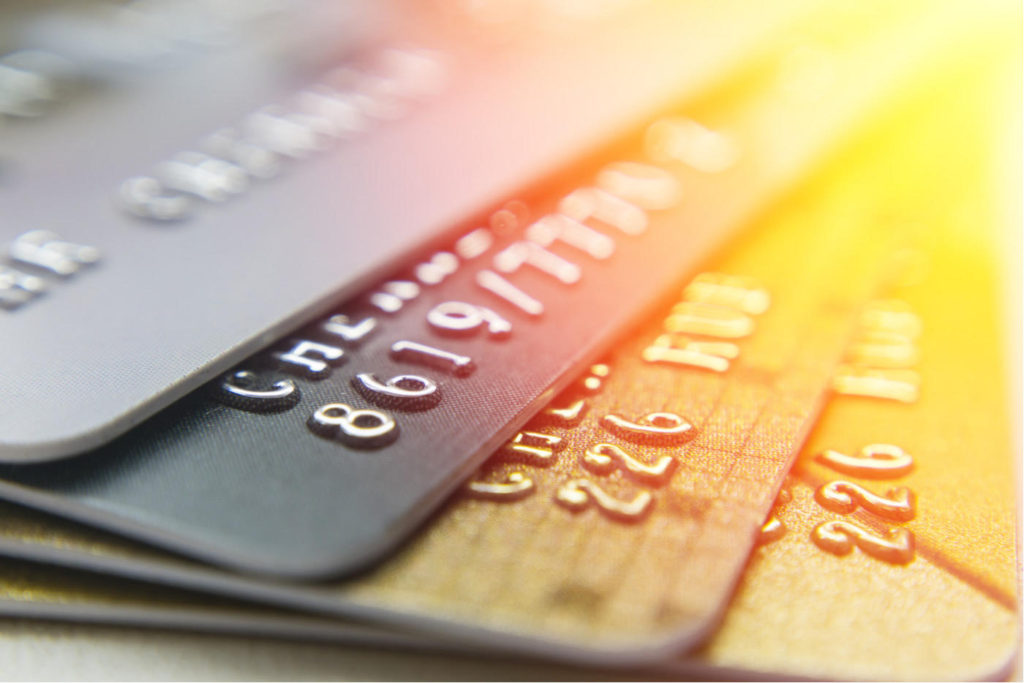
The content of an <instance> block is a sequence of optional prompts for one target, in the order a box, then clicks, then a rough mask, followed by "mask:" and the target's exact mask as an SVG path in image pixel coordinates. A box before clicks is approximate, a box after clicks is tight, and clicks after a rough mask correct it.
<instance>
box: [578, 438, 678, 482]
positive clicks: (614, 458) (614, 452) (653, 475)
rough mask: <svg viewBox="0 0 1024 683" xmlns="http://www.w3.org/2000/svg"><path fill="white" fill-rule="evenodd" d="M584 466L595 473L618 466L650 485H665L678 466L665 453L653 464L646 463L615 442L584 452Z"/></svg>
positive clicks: (595, 446)
mask: <svg viewBox="0 0 1024 683" xmlns="http://www.w3.org/2000/svg"><path fill="white" fill-rule="evenodd" d="M583 466H584V467H586V468H587V469H588V470H590V471H591V472H593V473H594V474H601V475H604V474H608V473H610V472H612V471H613V470H615V468H616V467H620V468H622V471H623V472H625V473H626V475H627V476H628V477H630V478H631V479H634V480H636V481H638V482H640V483H642V484H648V485H650V486H664V485H665V483H666V482H667V481H668V480H669V478H670V477H671V476H672V473H673V472H674V471H675V468H676V461H675V459H674V458H673V457H672V456H670V455H663V456H661V457H660V458H658V461H657V462H656V463H654V464H653V465H645V464H644V463H642V462H640V461H639V460H637V459H636V458H635V457H633V456H632V455H630V454H629V453H627V452H626V451H624V450H623V449H621V448H619V447H618V446H616V445H615V444H610V443H599V444H595V445H593V446H591V447H590V448H588V449H587V452H586V453H584V454H583Z"/></svg>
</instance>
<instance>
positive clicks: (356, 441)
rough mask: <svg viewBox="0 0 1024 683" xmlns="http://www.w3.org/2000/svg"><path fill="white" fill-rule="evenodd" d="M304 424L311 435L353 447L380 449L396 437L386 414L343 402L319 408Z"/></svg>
mask: <svg viewBox="0 0 1024 683" xmlns="http://www.w3.org/2000/svg"><path fill="white" fill-rule="evenodd" d="M306 424H307V425H309V429H310V430H311V431H312V432H313V433H314V434H317V435H319V436H322V437H324V438H327V439H337V440H338V441H341V442H342V443H344V444H346V445H348V446H352V447H353V448H380V447H382V446H386V445H388V444H389V443H391V442H393V441H394V440H395V439H397V438H398V424H397V423H396V422H395V420H394V419H393V418H392V417H391V416H390V415H388V414H387V413H385V412H382V411H380V410H366V409H361V410H357V409H355V408H353V407H352V406H350V405H347V404H345V403H328V404H326V405H323V406H320V408H318V409H317V410H316V412H314V413H313V415H312V416H311V417H310V418H309V421H308V422H307V423H306Z"/></svg>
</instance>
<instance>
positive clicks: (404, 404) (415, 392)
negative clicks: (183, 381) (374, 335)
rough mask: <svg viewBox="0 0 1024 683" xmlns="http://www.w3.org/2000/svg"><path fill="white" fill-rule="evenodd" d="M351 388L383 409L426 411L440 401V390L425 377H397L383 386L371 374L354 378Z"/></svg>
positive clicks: (366, 373)
mask: <svg viewBox="0 0 1024 683" xmlns="http://www.w3.org/2000/svg"><path fill="white" fill-rule="evenodd" d="M352 386H354V387H355V388H356V390H357V391H359V393H360V394H362V395H363V397H364V398H366V400H368V401H370V402H371V403H375V404H377V405H379V406H381V407H384V408H397V409H399V410H428V409H430V408H433V407H434V406H436V405H437V404H438V403H439V402H440V401H441V389H440V388H439V387H438V386H437V384H436V383H435V382H433V381H431V380H429V379H427V378H426V377H420V376H419V375H397V376H396V377H392V378H391V379H389V380H388V381H387V382H384V383H383V384H382V383H381V382H380V380H378V379H377V378H376V376H374V374H373V373H372V372H363V373H360V374H358V375H356V376H355V378H353V380H352Z"/></svg>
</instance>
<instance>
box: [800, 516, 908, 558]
mask: <svg viewBox="0 0 1024 683" xmlns="http://www.w3.org/2000/svg"><path fill="white" fill-rule="evenodd" d="M886 536H887V538H883V537H881V536H878V535H876V534H875V533H874V532H872V531H868V530H867V529H865V528H863V527H861V526H858V525H856V524H852V523H850V522H845V521H842V520H834V521H831V522H823V523H821V524H819V525H818V526H816V527H814V531H812V532H811V540H813V541H814V542H815V543H816V544H817V545H818V547H819V548H821V549H822V550H826V551H828V552H830V553H833V554H835V555H847V554H849V553H850V551H852V550H853V546H854V545H856V546H857V547H858V548H860V549H861V550H862V551H863V552H865V553H867V554H868V555H871V556H872V557H874V558H876V559H879V560H883V561H885V562H890V563H892V564H909V563H910V562H911V561H913V559H914V534H912V533H911V532H910V531H908V530H907V529H904V528H902V527H896V528H892V529H889V530H888V532H887V534H886Z"/></svg>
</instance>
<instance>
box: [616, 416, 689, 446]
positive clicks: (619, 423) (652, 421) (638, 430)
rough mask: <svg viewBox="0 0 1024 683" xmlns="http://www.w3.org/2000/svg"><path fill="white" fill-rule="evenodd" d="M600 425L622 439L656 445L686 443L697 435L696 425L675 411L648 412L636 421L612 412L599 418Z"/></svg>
mask: <svg viewBox="0 0 1024 683" xmlns="http://www.w3.org/2000/svg"><path fill="white" fill-rule="evenodd" d="M601 426H602V427H604V428H605V429H607V430H608V431H609V432H611V433H612V434H614V435H615V436H618V437H621V438H623V439H627V440H629V441H635V442H637V443H643V444H651V445H657V446H667V445H675V444H681V443H686V442H687V441H690V440H692V439H693V438H694V437H695V436H697V429H696V427H694V426H693V425H692V424H690V422H689V421H688V420H686V419H685V418H682V417H680V416H679V415H676V414H675V413H650V414H649V415H645V416H644V417H642V418H640V419H639V420H638V421H636V422H631V421H630V420H627V419H626V418H624V417H622V416H621V415H615V414H614V413H613V414H611V415H605V416H604V417H602V418H601Z"/></svg>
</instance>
